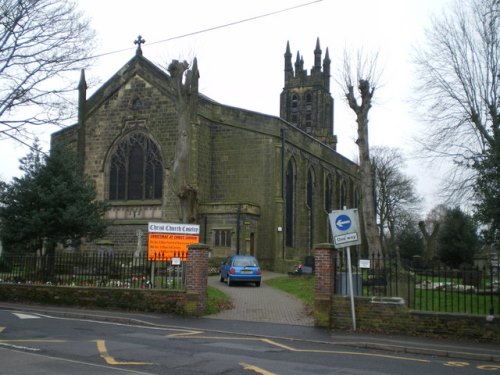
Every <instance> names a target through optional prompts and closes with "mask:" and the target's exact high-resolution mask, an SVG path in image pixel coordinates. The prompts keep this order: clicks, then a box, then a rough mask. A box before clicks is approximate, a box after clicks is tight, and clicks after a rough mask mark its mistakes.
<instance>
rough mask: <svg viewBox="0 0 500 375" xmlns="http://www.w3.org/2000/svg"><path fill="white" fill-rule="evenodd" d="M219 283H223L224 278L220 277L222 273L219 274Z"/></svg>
mask: <svg viewBox="0 0 500 375" xmlns="http://www.w3.org/2000/svg"><path fill="white" fill-rule="evenodd" d="M220 282H221V283H223V282H224V277H222V273H220Z"/></svg>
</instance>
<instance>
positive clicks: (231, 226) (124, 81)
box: [52, 38, 358, 269]
mask: <svg viewBox="0 0 500 375" xmlns="http://www.w3.org/2000/svg"><path fill="white" fill-rule="evenodd" d="M142 43H143V40H142V39H141V38H139V39H138V40H137V41H136V44H137V45H138V47H137V50H136V53H135V56H134V57H133V58H132V59H131V60H130V61H128V62H127V63H126V64H125V65H124V66H123V67H122V68H120V69H119V70H118V71H117V72H116V74H115V75H114V76H113V77H111V78H110V79H109V80H108V81H107V82H106V83H104V84H103V85H102V87H100V88H99V89H98V90H97V91H96V92H95V93H94V94H93V95H92V96H91V97H89V98H87V94H86V90H87V85H86V81H85V74H84V72H83V71H82V75H81V79H80V84H79V87H78V90H79V115H78V123H77V124H75V125H73V126H70V127H68V128H65V129H63V130H61V131H58V132H56V133H54V134H53V135H52V143H53V144H54V143H59V142H64V143H65V144H67V145H68V146H69V147H71V148H72V149H73V150H74V151H75V152H77V153H78V156H79V158H80V161H81V165H82V168H83V172H84V173H85V174H86V175H87V176H89V177H90V178H92V179H93V180H94V181H95V183H96V187H97V194H98V199H102V200H104V201H106V202H108V203H109V209H108V211H107V214H106V218H107V219H109V220H110V221H111V222H112V225H111V226H110V227H109V230H108V234H107V236H106V238H105V239H103V240H107V241H109V242H112V243H113V245H114V251H115V252H135V251H137V250H138V249H137V247H138V246H139V247H141V246H142V248H143V250H145V249H146V242H147V237H146V236H145V235H146V233H147V223H148V222H169V223H181V222H184V223H196V224H199V225H200V230H201V237H200V242H203V243H206V244H208V245H209V246H210V248H211V249H212V255H213V256H217V257H222V256H226V255H227V254H233V253H239V254H252V255H255V256H256V257H257V258H258V259H259V261H260V262H261V263H262V265H263V266H264V267H269V268H276V269H278V268H281V266H283V265H284V264H286V262H287V261H290V260H298V259H303V257H304V256H306V255H308V254H311V250H312V247H313V245H314V244H316V243H321V242H330V232H329V225H328V216H327V213H328V212H329V211H331V210H332V209H340V208H341V207H343V206H347V207H357V202H358V188H357V184H358V179H357V165H356V164H355V163H353V162H351V161H350V160H348V159H346V158H345V157H343V156H342V155H340V154H338V153H337V152H336V143H337V138H336V136H335V135H334V121H333V119H334V101H333V98H332V96H331V94H330V58H329V53H328V49H327V50H326V54H325V57H324V58H322V51H321V48H320V43H319V39H318V40H317V42H316V48H315V50H314V65H313V67H312V69H311V70H310V72H308V71H307V70H306V69H304V61H303V58H302V57H301V56H300V54H299V53H298V52H297V57H296V59H295V62H294V63H292V54H291V52H290V46H289V44H288V43H287V46H286V52H285V54H284V87H283V91H282V92H281V96H280V116H279V117H276V116H271V115H266V114H262V113H257V112H253V111H249V110H246V109H243V108H235V107H231V106H228V105H224V104H221V103H218V102H216V101H215V100H213V99H211V98H208V97H207V96H205V95H203V94H202V93H200V92H199V91H198V80H199V77H200V75H199V70H198V62H197V60H196V59H194V61H193V63H192V65H191V66H189V65H188V64H187V63H186V62H179V61H176V60H174V61H172V63H171V64H170V65H169V67H168V69H167V70H164V69H161V68H160V67H158V66H156V65H155V64H153V63H152V62H151V61H149V60H148V59H147V58H146V57H144V56H143V53H142V49H141V44H142ZM276 73H277V74H278V72H276ZM141 237H142V238H141ZM84 248H85V249H87V250H95V249H96V248H97V245H96V243H86V244H84Z"/></svg>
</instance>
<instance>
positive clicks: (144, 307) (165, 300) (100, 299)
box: [0, 284, 192, 315]
mask: <svg viewBox="0 0 500 375" xmlns="http://www.w3.org/2000/svg"><path fill="white" fill-rule="evenodd" d="M0 301H4V302H19V303H30V304H32V303H35V304H43V305H56V306H76V307H85V308H103V309H120V310H128V311H148V312H160V313H172V314H181V315H184V314H192V311H188V310H187V309H186V306H188V304H187V295H186V292H185V291H170V290H153V289H118V288H80V287H56V286H42V285H16V284H0Z"/></svg>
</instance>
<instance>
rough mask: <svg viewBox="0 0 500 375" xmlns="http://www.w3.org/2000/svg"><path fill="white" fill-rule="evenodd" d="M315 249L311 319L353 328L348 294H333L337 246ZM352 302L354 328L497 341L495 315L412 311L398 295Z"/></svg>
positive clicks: (499, 325)
mask: <svg viewBox="0 0 500 375" xmlns="http://www.w3.org/2000/svg"><path fill="white" fill-rule="evenodd" d="M314 252H315V256H314V258H315V267H316V272H315V275H316V280H315V289H314V298H315V305H314V323H315V325H316V326H318V327H326V328H330V329H333V330H339V331H350V330H353V328H354V327H353V321H352V312H351V299H350V297H349V296H340V295H335V294H334V293H335V290H336V288H335V275H336V272H337V270H336V259H337V250H336V249H335V248H334V246H333V245H332V244H329V243H324V244H317V245H315V248H314ZM354 305H355V316H356V331H360V332H376V333H384V334H404V335H421V336H432V337H440V338H461V339H473V340H479V341H488V342H494V343H500V319H498V317H497V318H493V319H489V318H488V319H487V317H485V316H484V315H483V316H481V315H469V314H451V313H431V312H422V311H413V310H410V309H408V307H406V305H405V303H404V300H403V299H402V298H399V297H355V302H354Z"/></svg>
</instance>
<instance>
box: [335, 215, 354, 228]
mask: <svg viewBox="0 0 500 375" xmlns="http://www.w3.org/2000/svg"><path fill="white" fill-rule="evenodd" d="M335 226H336V227H337V228H338V229H339V230H348V229H349V228H350V227H351V218H350V217H349V216H347V215H340V216H337V220H335Z"/></svg>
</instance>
